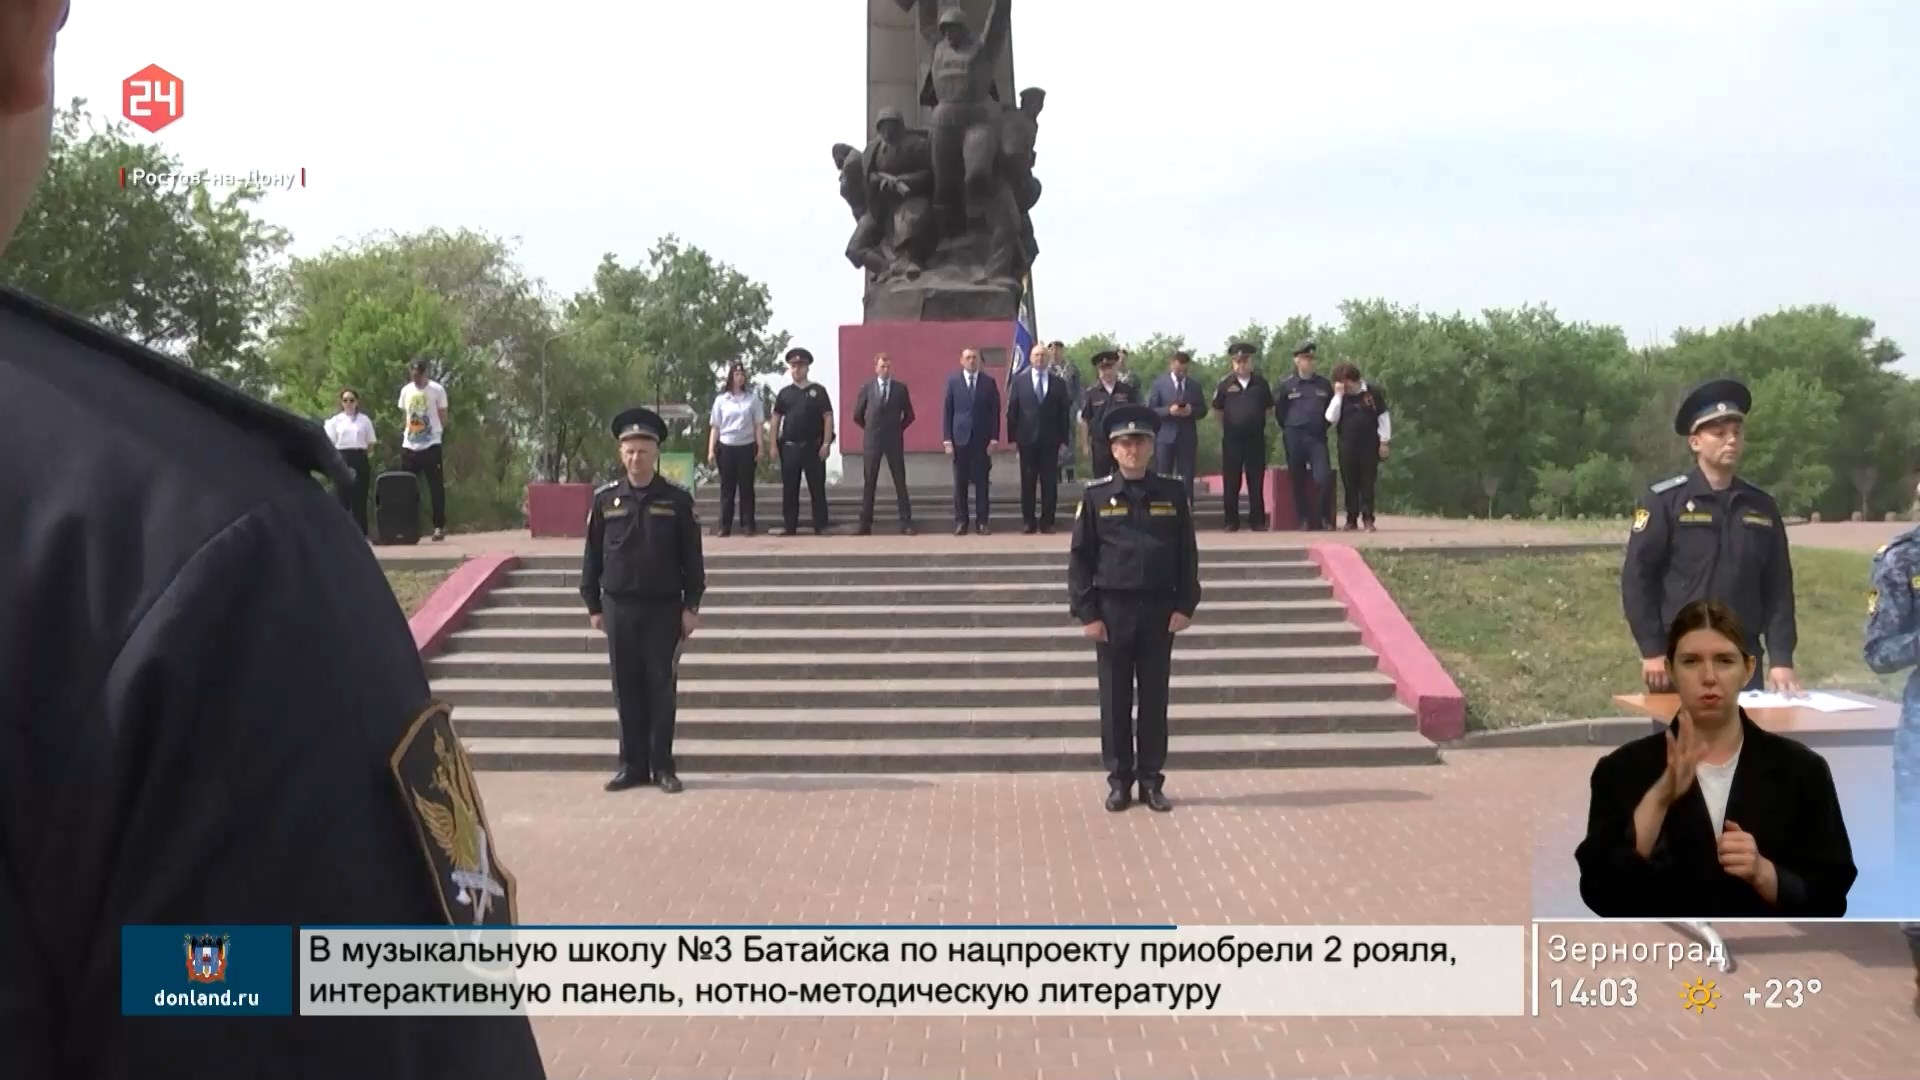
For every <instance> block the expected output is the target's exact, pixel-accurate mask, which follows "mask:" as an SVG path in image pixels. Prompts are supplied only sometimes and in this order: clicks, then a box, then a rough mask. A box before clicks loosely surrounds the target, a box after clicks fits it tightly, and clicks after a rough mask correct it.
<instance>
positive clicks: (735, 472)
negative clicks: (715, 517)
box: [714, 443, 760, 533]
mask: <svg viewBox="0 0 1920 1080" xmlns="http://www.w3.org/2000/svg"><path fill="white" fill-rule="evenodd" d="M759 450H760V444H758V443H746V444H744V445H742V446H728V445H727V444H726V443H721V444H720V445H719V446H717V447H715V448H714V457H715V459H716V460H718V462H719V464H720V531H721V532H723V533H728V532H732V531H733V508H734V504H735V503H736V502H738V503H739V506H740V527H741V528H743V529H751V528H753V466H754V462H755V461H756V460H757V459H758V457H759Z"/></svg>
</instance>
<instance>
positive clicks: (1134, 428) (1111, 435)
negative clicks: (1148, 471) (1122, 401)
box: [1103, 405, 1160, 442]
mask: <svg viewBox="0 0 1920 1080" xmlns="http://www.w3.org/2000/svg"><path fill="white" fill-rule="evenodd" d="M1103 423H1104V424H1105V425H1106V429H1107V440H1108V441H1109V442H1111V441H1112V440H1114V439H1125V438H1128V437H1130V436H1133V435H1153V434H1156V433H1157V432H1159V430H1160V417H1159V416H1158V415H1157V414H1156V413H1155V412H1154V411H1153V410H1152V409H1149V408H1147V407H1146V406H1145V405H1121V406H1119V407H1117V408H1115V409H1114V410H1112V411H1111V412H1109V413H1107V416H1106V419H1105V420H1104V421H1103Z"/></svg>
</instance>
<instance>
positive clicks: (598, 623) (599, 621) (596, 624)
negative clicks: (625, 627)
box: [587, 615, 607, 634]
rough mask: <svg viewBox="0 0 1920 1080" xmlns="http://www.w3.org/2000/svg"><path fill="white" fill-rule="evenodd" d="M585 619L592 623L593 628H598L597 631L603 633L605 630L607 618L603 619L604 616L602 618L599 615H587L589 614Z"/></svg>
mask: <svg viewBox="0 0 1920 1080" xmlns="http://www.w3.org/2000/svg"><path fill="white" fill-rule="evenodd" d="M587 621H588V622H590V623H592V624H593V628H594V629H595V630H598V631H600V632H601V633H603V634H604V633H606V632H607V620H606V619H604V618H602V617H600V616H598V615H589V616H587Z"/></svg>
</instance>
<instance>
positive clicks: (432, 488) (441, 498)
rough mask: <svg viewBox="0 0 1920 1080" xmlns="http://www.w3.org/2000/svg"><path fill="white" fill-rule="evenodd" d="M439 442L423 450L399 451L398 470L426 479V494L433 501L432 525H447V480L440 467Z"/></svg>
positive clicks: (438, 527)
mask: <svg viewBox="0 0 1920 1080" xmlns="http://www.w3.org/2000/svg"><path fill="white" fill-rule="evenodd" d="M440 450H441V446H440V444H439V443H434V444H433V445H432V446H429V447H427V448H426V449H425V450H402V451H400V471H402V472H410V473H413V474H414V475H415V476H419V477H423V478H425V480H426V481H427V494H428V495H429V496H431V501H432V503H433V527H434V528H436V529H444V528H446V527H447V480H446V476H445V475H444V474H443V472H442V470H441V467H440Z"/></svg>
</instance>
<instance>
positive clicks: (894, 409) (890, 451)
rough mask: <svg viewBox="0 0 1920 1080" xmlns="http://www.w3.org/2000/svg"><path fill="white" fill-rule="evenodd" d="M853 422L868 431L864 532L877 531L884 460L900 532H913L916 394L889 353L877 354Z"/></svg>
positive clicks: (862, 513) (861, 531)
mask: <svg viewBox="0 0 1920 1080" xmlns="http://www.w3.org/2000/svg"><path fill="white" fill-rule="evenodd" d="M853 422H854V423H856V424H858V425H860V430H862V431H863V432H865V433H866V437H865V438H864V439H863V440H862V442H864V443H865V444H866V446H865V456H866V476H865V478H864V480H863V481H862V484H861V489H860V528H859V529H858V530H857V532H858V534H859V535H861V536H866V535H869V534H870V533H872V532H873V493H874V489H875V488H876V487H878V486H879V484H880V464H881V462H882V461H884V462H885V463H886V466H887V472H889V473H891V474H892V476H893V497H894V498H895V499H896V500H898V502H899V504H900V535H902V536H912V535H913V500H912V498H911V497H910V496H909V495H908V494H907V459H906V452H905V447H906V432H907V429H908V428H910V427H912V426H913V396H912V395H911V394H909V393H907V386H906V384H905V383H902V382H899V381H897V380H896V379H894V377H893V361H892V360H891V359H889V358H888V357H887V354H886V353H879V354H877V355H875V356H874V358H873V378H871V379H869V380H867V384H866V385H865V386H862V387H861V388H860V396H859V398H858V399H857V400H855V401H854V404H853Z"/></svg>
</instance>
